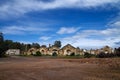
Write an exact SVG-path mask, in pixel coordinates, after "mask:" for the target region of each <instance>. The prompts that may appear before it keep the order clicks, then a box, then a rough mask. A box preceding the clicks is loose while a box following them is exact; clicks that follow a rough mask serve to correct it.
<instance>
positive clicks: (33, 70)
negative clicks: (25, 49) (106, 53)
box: [0, 57, 120, 80]
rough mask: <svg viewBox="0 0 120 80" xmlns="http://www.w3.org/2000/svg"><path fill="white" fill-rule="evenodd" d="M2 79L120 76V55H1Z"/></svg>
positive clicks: (107, 79)
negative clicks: (94, 56)
mask: <svg viewBox="0 0 120 80" xmlns="http://www.w3.org/2000/svg"><path fill="white" fill-rule="evenodd" d="M0 80H120V58H106V59H96V58H90V59H49V58H47V59H45V58H41V57H10V58H2V59H0Z"/></svg>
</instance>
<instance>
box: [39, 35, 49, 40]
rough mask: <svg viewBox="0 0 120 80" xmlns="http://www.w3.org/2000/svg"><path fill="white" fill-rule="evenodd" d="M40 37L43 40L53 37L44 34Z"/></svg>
mask: <svg viewBox="0 0 120 80" xmlns="http://www.w3.org/2000/svg"><path fill="white" fill-rule="evenodd" d="M40 39H41V40H45V41H46V40H49V39H51V37H47V36H42V37H40Z"/></svg>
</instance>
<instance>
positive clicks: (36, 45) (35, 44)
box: [32, 43, 40, 49]
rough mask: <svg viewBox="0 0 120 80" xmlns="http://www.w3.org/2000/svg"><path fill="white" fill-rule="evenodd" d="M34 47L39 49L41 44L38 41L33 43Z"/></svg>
mask: <svg viewBox="0 0 120 80" xmlns="http://www.w3.org/2000/svg"><path fill="white" fill-rule="evenodd" d="M32 47H33V48H37V49H38V48H40V45H39V44H38V43H32Z"/></svg>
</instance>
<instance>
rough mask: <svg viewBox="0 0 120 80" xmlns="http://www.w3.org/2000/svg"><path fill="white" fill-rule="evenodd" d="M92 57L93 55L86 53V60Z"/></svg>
mask: <svg viewBox="0 0 120 80" xmlns="http://www.w3.org/2000/svg"><path fill="white" fill-rule="evenodd" d="M90 57H92V54H90V53H88V52H85V53H84V58H90Z"/></svg>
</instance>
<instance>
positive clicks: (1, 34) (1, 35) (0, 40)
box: [0, 32, 4, 43]
mask: <svg viewBox="0 0 120 80" xmlns="http://www.w3.org/2000/svg"><path fill="white" fill-rule="evenodd" d="M3 41H4V38H3V33H1V32H0V43H1V42H3Z"/></svg>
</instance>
